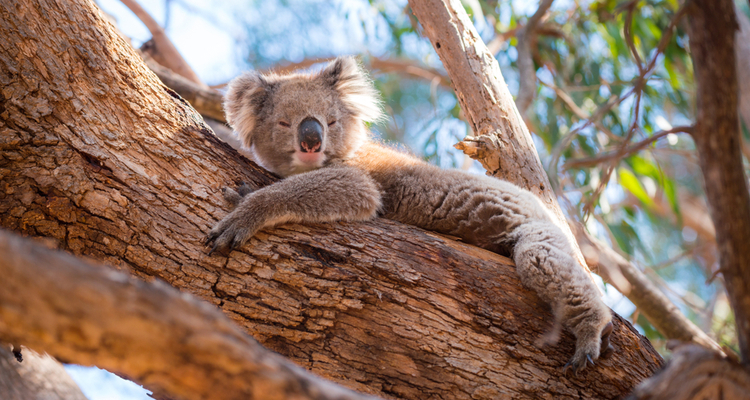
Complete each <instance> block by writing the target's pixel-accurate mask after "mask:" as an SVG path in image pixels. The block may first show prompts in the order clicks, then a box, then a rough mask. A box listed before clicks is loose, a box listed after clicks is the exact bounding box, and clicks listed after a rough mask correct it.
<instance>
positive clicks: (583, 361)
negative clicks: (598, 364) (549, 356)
mask: <svg viewBox="0 0 750 400" xmlns="http://www.w3.org/2000/svg"><path fill="white" fill-rule="evenodd" d="M589 365H591V366H592V367H593V366H594V360H593V359H592V358H591V354H586V356H585V358H584V357H580V356H574V357H573V359H572V360H570V361H569V362H568V363H567V364H565V366H564V367H563V374H564V375H565V376H568V371H570V370H573V374H574V375H575V376H578V373H579V372H581V371H583V370H584V369H586V367H588V366H589Z"/></svg>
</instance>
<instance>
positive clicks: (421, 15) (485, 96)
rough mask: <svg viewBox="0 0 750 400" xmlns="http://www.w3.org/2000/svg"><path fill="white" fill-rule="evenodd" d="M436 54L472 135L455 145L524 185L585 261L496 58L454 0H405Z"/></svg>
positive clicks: (498, 173)
mask: <svg viewBox="0 0 750 400" xmlns="http://www.w3.org/2000/svg"><path fill="white" fill-rule="evenodd" d="M409 5H410V6H411V9H412V10H413V11H414V14H415V15H416V16H417V19H419V22H420V23H421V24H422V27H423V28H424V32H425V34H426V35H427V37H428V38H429V39H430V41H431V42H432V45H433V47H434V48H435V51H436V52H437V54H438V55H439V56H440V60H441V61H442V62H443V66H445V69H446V71H448V76H449V77H450V78H451V83H452V85H453V88H454V90H455V92H456V97H457V98H458V101H459V103H460V104H461V109H462V110H463V112H464V113H465V115H466V120H467V122H468V123H469V125H470V126H471V129H472V131H473V132H474V136H469V137H467V138H465V139H464V140H463V141H461V142H459V143H458V144H456V145H455V147H456V148H458V149H460V150H462V151H463V152H464V153H465V154H467V155H468V156H469V157H471V158H473V159H475V160H479V162H480V163H482V166H484V168H485V169H486V170H487V174H488V175H491V176H494V177H496V178H500V179H503V180H506V181H508V182H513V183H515V184H516V185H518V186H520V187H522V188H525V189H528V190H530V191H531V192H533V193H534V194H536V195H537V196H539V198H540V199H541V200H542V202H543V203H544V204H545V205H546V206H547V208H549V209H550V210H551V211H552V212H553V213H554V214H555V216H557V221H556V222H557V223H558V226H559V227H560V229H562V230H563V232H565V234H566V235H567V237H568V239H569V240H570V243H571V245H572V246H573V248H574V249H575V250H576V253H577V254H576V256H577V259H578V261H579V262H580V264H581V265H583V266H584V267H586V261H585V260H584V258H583V255H582V254H581V252H580V249H579V248H578V244H577V243H576V240H575V237H574V236H573V233H572V232H571V231H570V228H569V227H568V223H567V222H566V220H565V215H564V214H563V212H562V210H561V209H560V205H559V204H558V203H557V198H556V197H555V194H554V192H553V191H552V187H551V186H550V184H549V179H548V177H547V174H546V173H545V172H544V168H543V167H542V162H541V161H540V160H539V155H538V154H537V152H536V147H535V146H534V142H533V141H532V139H531V135H530V134H529V131H528V129H527V128H526V124H524V122H523V119H522V118H521V116H520V114H519V113H518V109H517V108H516V105H515V103H514V102H513V96H511V94H510V92H509V91H508V87H507V85H506V84H505V80H504V79H503V75H502V73H501V72H500V67H499V65H498V64H497V60H496V59H495V57H494V56H493V55H492V53H490V51H489V50H488V49H487V46H485V44H484V42H483V41H482V38H481V37H479V34H478V33H477V31H476V29H475V28H474V25H473V24H472V23H471V20H470V19H469V16H468V15H466V11H465V10H464V8H463V5H462V4H461V2H460V1H459V0H409Z"/></svg>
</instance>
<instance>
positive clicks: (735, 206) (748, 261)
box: [688, 0, 750, 364]
mask: <svg viewBox="0 0 750 400" xmlns="http://www.w3.org/2000/svg"><path fill="white" fill-rule="evenodd" d="M688 7H689V8H690V9H689V10H688V13H689V19H688V21H689V24H688V25H689V30H688V35H689V37H690V52H691V56H692V58H693V65H694V68H695V81H696V84H697V90H696V95H697V118H696V125H695V131H694V133H693V138H694V140H695V145H696V148H697V150H698V153H699V155H700V165H701V170H702V172H703V177H704V185H705V189H706V197H707V199H708V204H709V209H710V213H711V219H712V220H713V222H714V227H715V228H716V244H717V247H718V249H719V260H720V265H721V273H722V274H723V276H724V283H725V285H726V288H727V293H728V295H729V300H730V303H731V304H732V309H733V310H734V314H735V321H736V323H737V337H738V339H739V344H740V353H741V356H742V359H743V362H744V363H746V364H747V363H750V246H748V245H747V243H748V242H750V193H749V192H748V187H747V177H746V176H745V173H744V168H743V165H742V156H741V154H740V149H741V147H742V139H741V137H740V133H739V127H738V124H737V121H738V114H737V73H736V64H735V47H734V39H735V34H736V33H737V29H738V26H737V20H736V16H735V12H734V4H733V2H732V1H731V0H717V1H709V0H696V1H693V2H691V3H690V4H689V5H688Z"/></svg>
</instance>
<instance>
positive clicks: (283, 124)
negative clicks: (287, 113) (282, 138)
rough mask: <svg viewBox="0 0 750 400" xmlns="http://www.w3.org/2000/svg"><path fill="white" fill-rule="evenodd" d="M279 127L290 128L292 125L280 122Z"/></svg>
mask: <svg viewBox="0 0 750 400" xmlns="http://www.w3.org/2000/svg"><path fill="white" fill-rule="evenodd" d="M279 125H281V126H283V127H284V128H289V127H290V126H291V125H290V124H289V123H288V122H284V121H279Z"/></svg>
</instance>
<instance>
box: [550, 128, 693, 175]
mask: <svg viewBox="0 0 750 400" xmlns="http://www.w3.org/2000/svg"><path fill="white" fill-rule="evenodd" d="M671 133H693V127H692V126H678V127H675V128H672V129H668V130H665V131H659V132H657V133H655V134H653V135H652V136H651V137H649V138H647V139H644V140H641V141H640V142H638V143H636V144H634V145H631V146H628V147H626V148H624V149H620V150H617V151H613V152H610V153H605V154H602V155H600V156H596V157H587V158H579V159H576V160H571V161H568V162H566V163H565V164H564V165H563V169H566V170H567V169H571V168H584V167H591V166H594V165H598V164H601V163H602V162H604V161H610V160H615V159H621V158H624V157H627V156H629V155H630V154H633V153H635V152H638V151H640V150H643V149H645V148H646V147H648V146H649V145H651V144H652V143H654V142H656V141H657V140H659V139H661V138H663V137H665V136H667V135H669V134H671Z"/></svg>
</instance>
